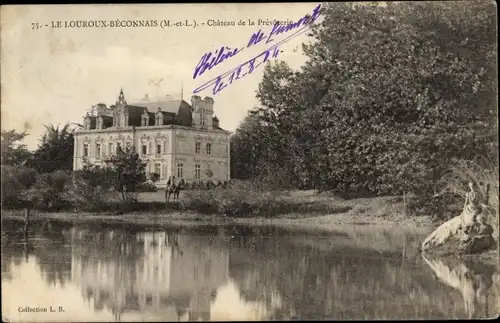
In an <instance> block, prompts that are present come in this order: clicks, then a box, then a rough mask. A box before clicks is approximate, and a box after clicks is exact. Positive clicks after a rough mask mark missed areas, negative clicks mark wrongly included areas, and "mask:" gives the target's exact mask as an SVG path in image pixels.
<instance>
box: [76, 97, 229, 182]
mask: <svg viewBox="0 0 500 323" xmlns="http://www.w3.org/2000/svg"><path fill="white" fill-rule="evenodd" d="M213 107H214V100H213V99H212V98H210V97H205V98H204V99H203V100H202V99H201V98H200V97H199V96H192V97H191V104H189V103H188V102H186V101H184V100H182V99H181V100H173V99H167V98H165V99H160V100H150V99H149V98H148V95H145V96H144V98H143V99H141V100H139V102H136V103H131V104H128V103H127V101H126V100H125V95H124V94H123V90H121V91H120V94H119V96H118V99H117V101H116V104H115V105H111V106H110V107H109V108H108V107H106V105H104V104H98V105H97V106H96V107H95V108H96V109H95V110H96V111H93V112H92V113H87V115H86V116H85V117H84V124H83V128H81V129H79V130H78V131H77V132H76V133H75V149H74V159H73V169H74V170H77V169H81V168H82V167H83V165H84V160H87V161H88V162H90V163H92V164H95V165H104V164H105V163H106V162H107V161H109V160H110V158H111V156H112V155H113V154H115V153H116V151H117V149H118V148H119V147H122V148H125V147H135V150H136V152H137V153H138V154H139V156H140V158H141V160H143V161H144V162H145V163H146V164H147V166H146V171H147V173H156V174H158V175H159V178H160V179H159V181H157V182H156V185H157V186H158V187H165V185H166V182H167V180H168V178H169V176H175V177H176V178H177V179H181V178H182V179H184V180H185V181H186V182H188V183H189V182H193V181H207V180H212V181H214V182H218V181H226V180H229V174H230V169H229V167H230V166H229V165H230V163H229V158H230V156H229V135H230V132H229V131H227V130H224V129H222V128H221V127H220V126H219V120H218V118H217V117H216V116H215V115H214V108H213Z"/></svg>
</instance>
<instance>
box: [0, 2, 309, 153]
mask: <svg viewBox="0 0 500 323" xmlns="http://www.w3.org/2000/svg"><path fill="white" fill-rule="evenodd" d="M317 5H318V4H317V3H293V4H272V3H270V4H264V3H259V4H243V3H242V4H140V5H139V4H128V5H110V4H101V5H30V6H2V7H1V20H0V23H1V26H0V27H1V30H2V33H1V120H2V122H1V126H2V129H3V130H11V129H15V130H16V131H20V132H22V131H26V132H28V133H29V136H28V137H27V138H26V139H25V141H24V143H25V144H27V145H28V148H29V149H36V147H37V144H38V142H39V138H40V137H41V135H42V134H43V131H44V125H47V124H53V125H58V124H59V125H64V124H65V123H68V122H76V123H82V122H83V121H82V120H83V116H84V115H85V113H86V112H87V111H88V110H89V108H90V107H91V106H92V105H95V104H96V103H100V102H102V103H105V104H106V105H108V106H109V105H111V104H114V103H115V101H116V98H117V96H118V93H119V91H120V88H123V91H124V94H125V99H126V100H127V101H128V102H129V103H132V102H134V101H138V100H140V99H141V98H142V97H143V96H144V95H145V94H148V95H149V97H150V98H151V97H160V96H165V95H172V96H173V97H176V98H180V95H181V88H182V89H183V91H182V93H183V98H184V100H186V101H187V102H190V97H191V95H193V90H194V89H195V88H197V87H198V86H200V85H202V84H203V83H205V82H207V81H209V80H211V79H213V78H214V77H216V76H218V75H220V74H222V73H224V72H226V71H227V70H231V69H233V68H234V67H236V66H238V65H239V64H241V63H243V62H245V61H247V60H248V59H250V58H252V57H254V56H256V55H258V54H259V53H261V52H262V51H263V50H265V49H266V48H267V47H269V46H270V44H268V45H265V44H264V42H261V43H259V44H256V45H254V46H251V47H249V48H245V49H244V50H243V51H241V52H240V53H238V54H237V55H235V56H234V57H230V58H228V59H227V60H225V61H224V62H222V63H220V64H219V65H217V66H216V67H215V68H213V69H211V70H209V71H206V72H205V73H203V74H202V75H201V76H200V77H197V78H196V79H195V80H193V74H194V70H195V67H196V65H197V64H198V63H199V62H200V59H201V58H202V56H203V55H204V54H205V53H209V52H214V51H215V50H216V49H219V48H220V47H221V46H227V47H230V48H240V47H246V45H247V43H248V41H249V39H250V37H251V35H252V34H253V33H254V32H257V31H258V30H259V29H261V30H262V32H263V33H264V34H269V33H270V31H271V29H272V25H260V26H259V25H258V19H261V20H267V19H269V20H273V19H277V20H280V21H282V20H292V21H298V20H299V19H300V18H302V17H303V16H304V15H305V14H311V13H312V12H313V9H314V8H315V7H316V6H317ZM117 19H118V20H119V21H127V20H149V21H151V20H157V21H158V23H160V22H161V21H162V20H170V23H173V22H179V21H184V20H186V19H189V20H190V21H196V23H197V27H196V28H193V27H169V28H161V27H159V26H158V27H135V28H134V27H131V28H129V27H119V28H112V27H105V28H89V27H87V28H69V27H68V28H51V24H52V21H61V22H62V24H63V25H64V23H65V21H67V22H68V23H69V22H70V21H91V20H92V21H100V20H106V21H107V23H108V24H110V23H109V22H110V21H115V22H116V20H117ZM240 19H241V20H243V21H246V26H241V25H238V21H239V20H240ZM249 19H252V20H254V21H255V22H256V24H255V25H254V26H248V20H249ZM209 20H220V21H235V23H236V26H234V27H233V26H226V27H216V26H208V24H210V23H211V22H209ZM37 23H38V24H39V26H41V28H36V24H37ZM202 23H205V25H204V26H202V25H201V24H202ZM45 25H48V26H45ZM290 33H293V31H289V32H288V34H290ZM285 37H286V35H285V36H283V35H278V36H276V39H275V40H276V41H279V40H280V39H283V38H285ZM310 41H311V40H310V39H309V38H308V37H307V36H306V34H302V35H300V36H297V37H295V38H293V39H292V40H290V41H289V42H287V43H285V44H283V45H280V50H281V52H280V53H279V55H278V58H277V59H279V60H284V61H286V62H287V63H288V64H289V65H290V66H292V67H293V68H299V67H300V66H301V65H302V64H303V63H304V62H305V59H306V58H305V56H304V55H303V54H302V49H301V44H302V43H304V42H306V43H308V42H310ZM263 66H264V65H261V66H259V67H258V68H256V69H255V70H254V72H252V73H251V74H248V75H246V76H245V77H244V78H241V79H239V80H237V81H236V82H234V83H233V84H231V85H230V86H227V87H226V88H225V89H224V90H223V91H221V92H219V93H217V94H216V95H213V94H212V91H211V90H210V89H207V90H205V91H203V92H201V93H198V95H200V96H201V97H202V98H203V97H205V96H211V97H213V98H214V101H215V104H214V111H215V115H216V116H217V117H218V118H219V120H220V124H221V127H222V128H224V129H227V130H229V131H234V130H235V129H236V128H237V127H238V125H239V123H240V122H241V121H242V120H243V118H244V117H245V116H246V113H247V111H248V110H250V109H252V108H253V107H255V106H258V105H259V102H258V100H257V99H256V97H255V93H256V90H257V88H258V83H259V82H260V80H261V78H262V73H263V70H264V68H263ZM155 84H156V85H155Z"/></svg>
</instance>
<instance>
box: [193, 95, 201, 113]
mask: <svg viewBox="0 0 500 323" xmlns="http://www.w3.org/2000/svg"><path fill="white" fill-rule="evenodd" d="M199 101H201V97H199V96H198V95H193V96H192V97H191V107H192V108H193V110H196V102H199Z"/></svg>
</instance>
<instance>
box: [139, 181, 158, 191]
mask: <svg viewBox="0 0 500 323" xmlns="http://www.w3.org/2000/svg"><path fill="white" fill-rule="evenodd" d="M157 191H158V188H157V187H156V185H155V184H154V183H150V182H146V183H143V184H141V186H140V187H139V192H157Z"/></svg>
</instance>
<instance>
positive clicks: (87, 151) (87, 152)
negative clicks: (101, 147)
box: [83, 144, 89, 157]
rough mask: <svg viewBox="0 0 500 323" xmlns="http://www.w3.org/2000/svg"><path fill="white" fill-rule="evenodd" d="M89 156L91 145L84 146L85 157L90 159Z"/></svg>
mask: <svg viewBox="0 0 500 323" xmlns="http://www.w3.org/2000/svg"><path fill="white" fill-rule="evenodd" d="M88 155H89V145H88V144H83V156H84V157H88Z"/></svg>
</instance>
